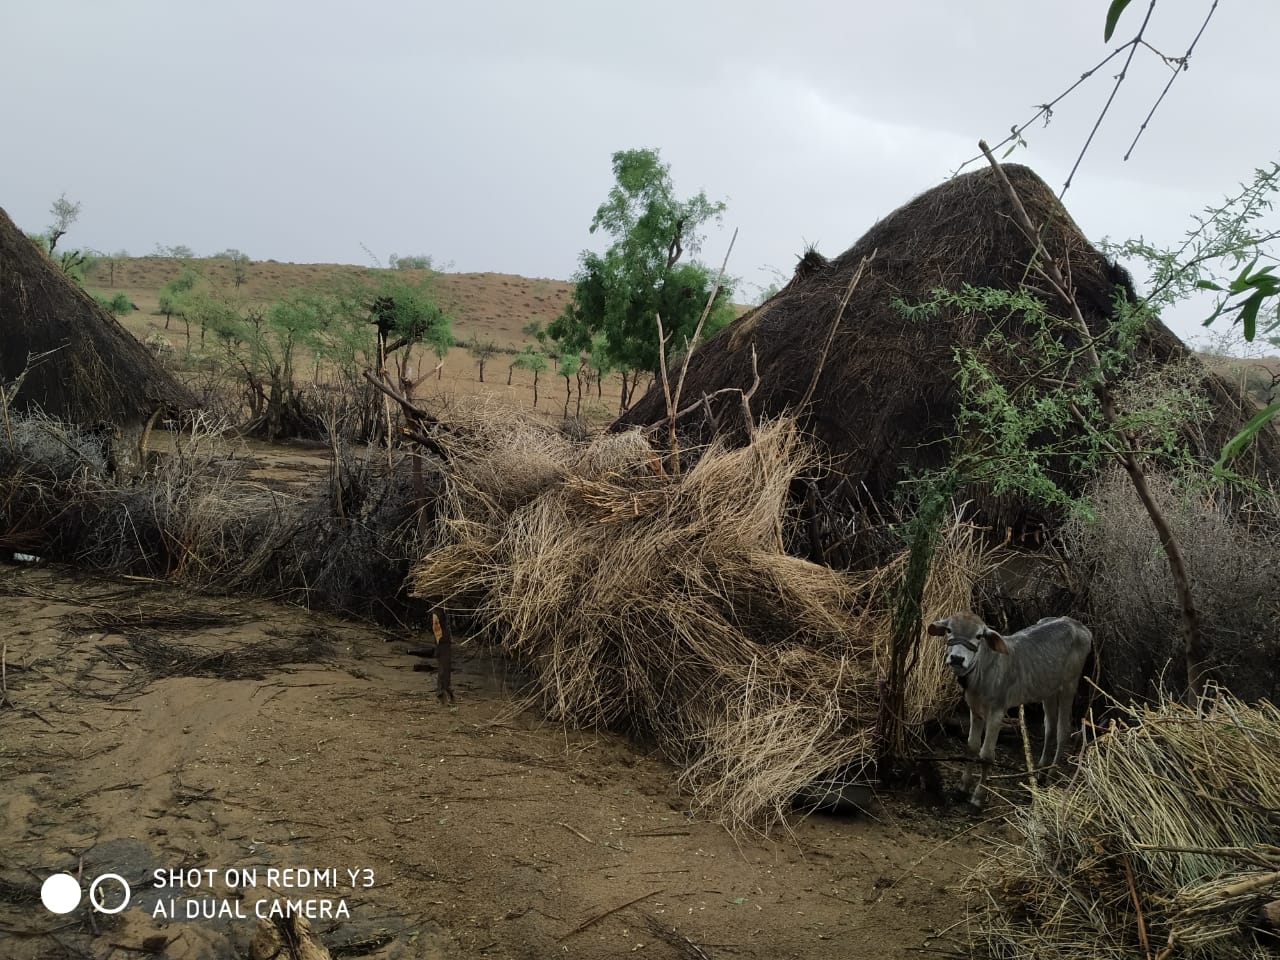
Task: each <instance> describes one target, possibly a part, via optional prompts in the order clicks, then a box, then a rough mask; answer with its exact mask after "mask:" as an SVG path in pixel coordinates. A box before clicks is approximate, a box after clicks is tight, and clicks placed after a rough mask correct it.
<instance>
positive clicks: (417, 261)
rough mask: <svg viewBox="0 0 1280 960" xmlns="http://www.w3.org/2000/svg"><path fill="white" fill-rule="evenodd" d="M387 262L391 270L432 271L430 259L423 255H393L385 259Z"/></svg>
mask: <svg viewBox="0 0 1280 960" xmlns="http://www.w3.org/2000/svg"><path fill="white" fill-rule="evenodd" d="M387 262H388V263H389V264H390V265H391V269H392V270H432V269H434V267H433V266H432V260H431V257H430V256H429V255H427V254H425V253H419V254H413V255H410V256H404V257H402V256H400V255H399V254H395V253H393V254H392V255H391V256H390V257H388V258H387Z"/></svg>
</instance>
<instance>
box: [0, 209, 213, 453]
mask: <svg viewBox="0 0 1280 960" xmlns="http://www.w3.org/2000/svg"><path fill="white" fill-rule="evenodd" d="M37 358H38V359H37ZM24 370H25V371H26V375H25V377H24V378H23V380H22V384H21V386H20V388H19V389H18V391H17V394H16V396H15V397H14V398H13V403H12V407H13V409H14V410H15V411H17V412H22V411H26V410H29V409H32V408H39V409H40V410H42V411H43V412H44V413H45V414H47V415H49V416H51V417H56V418H58V419H60V420H65V421H69V422H71V423H76V424H82V425H95V424H98V423H101V422H108V423H112V424H115V425H116V426H118V427H121V428H123V429H126V430H128V429H129V428H130V427H137V426H139V425H141V424H142V423H145V422H146V420H147V419H148V418H149V417H150V416H151V415H152V414H153V413H154V412H155V411H156V410H157V409H161V410H163V411H165V412H167V413H169V414H170V415H176V414H178V413H179V412H181V411H183V410H191V409H194V408H195V406H196V401H195V398H194V397H192V396H191V395H190V394H189V393H188V391H187V390H186V389H185V388H184V387H182V386H181V385H180V384H178V383H177V381H175V380H174V379H173V377H171V376H170V375H169V373H168V372H167V371H166V370H165V369H164V368H163V367H162V366H161V365H160V363H159V362H158V361H157V360H156V358H155V356H154V355H153V354H152V353H151V352H150V351H149V350H147V348H146V347H145V346H143V345H142V344H141V343H140V342H139V341H138V340H137V339H136V338H135V337H133V336H132V335H131V334H130V333H129V332H128V331H127V330H125V328H124V327H123V326H121V324H120V322H119V321H118V320H117V319H116V318H115V317H113V316H112V315H111V314H110V313H108V312H107V311H106V310H104V309H103V308H102V307H101V306H99V305H98V303H97V302H96V301H95V300H94V299H93V297H91V296H89V294H88V293H86V292H85V291H84V290H83V289H81V288H80V287H79V286H78V285H77V284H76V283H75V282H74V281H72V280H71V279H70V278H69V277H67V275H66V274H64V273H63V272H62V271H61V270H60V269H59V268H58V267H57V265H55V264H54V263H53V262H52V261H51V260H50V259H49V258H48V257H47V256H46V255H45V253H44V251H42V250H41V249H40V247H39V246H37V245H36V244H35V243H34V242H33V241H31V240H30V239H29V238H28V237H27V236H26V235H25V234H24V233H23V232H22V231H21V230H20V229H18V227H17V226H16V225H15V224H14V222H13V221H12V220H10V219H9V216H8V214H6V213H5V212H4V210H3V209H0V381H3V382H5V383H13V382H14V381H15V380H17V378H18V377H19V376H22V374H23V371H24Z"/></svg>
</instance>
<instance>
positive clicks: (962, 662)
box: [928, 613, 1009, 677]
mask: <svg viewBox="0 0 1280 960" xmlns="http://www.w3.org/2000/svg"><path fill="white" fill-rule="evenodd" d="M928 631H929V633H930V635H932V636H935V637H945V638H946V644H947V646H946V649H945V650H944V651H943V654H942V662H943V663H945V664H946V665H947V666H948V667H950V668H951V670H952V672H954V673H955V675H956V676H957V677H964V676H967V675H968V674H969V673H970V671H972V670H973V668H974V667H975V666H977V663H978V653H979V651H980V650H981V646H982V644H986V645H987V647H988V648H990V649H991V650H994V651H995V652H996V653H1004V654H1007V653H1008V652H1009V647H1008V645H1007V644H1006V643H1005V642H1004V637H1002V636H1000V634H999V633H997V632H996V631H995V630H992V629H991V628H990V627H988V626H987V625H986V624H985V623H983V622H982V620H981V619H979V617H978V616H977V615H976V614H973V613H953V614H952V615H951V616H949V617H947V619H945V620H935V621H934V622H933V623H931V624H929V627H928Z"/></svg>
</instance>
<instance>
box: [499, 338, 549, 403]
mask: <svg viewBox="0 0 1280 960" xmlns="http://www.w3.org/2000/svg"><path fill="white" fill-rule="evenodd" d="M511 366H512V368H513V369H514V368H515V367H519V368H520V369H521V370H528V371H529V372H530V373H532V374H533V405H534V406H535V407H537V405H538V376H539V374H541V373H542V372H543V371H544V370H546V369H547V355H546V354H545V353H542V352H541V351H539V350H538V349H537V348H536V347H534V346H532V345H526V346H525V348H524V349H523V350H521V351H520V352H519V353H517V354H516V356H515V359H514V360H512V361H511ZM507 382H508V383H510V382H511V381H510V378H509V377H508V380H507Z"/></svg>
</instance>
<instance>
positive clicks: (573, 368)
mask: <svg viewBox="0 0 1280 960" xmlns="http://www.w3.org/2000/svg"><path fill="white" fill-rule="evenodd" d="M581 375H582V357H580V356H579V355H578V354H576V353H561V354H560V376H562V377H564V416H565V419H568V417H569V401H570V400H572V399H573V382H572V381H574V380H577V381H578V406H577V410H576V413H575V416H576V415H577V414H578V413H581V412H582V376H581Z"/></svg>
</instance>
